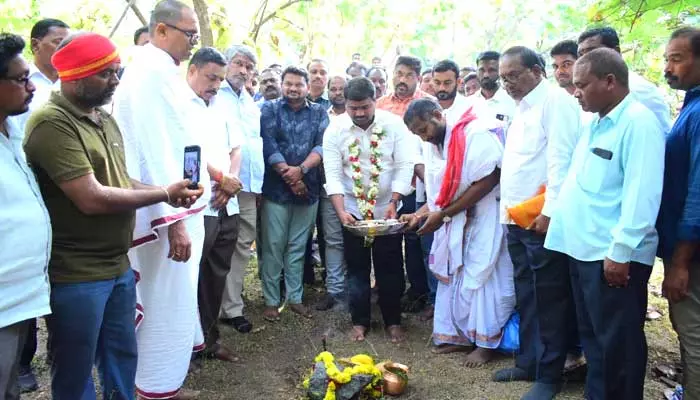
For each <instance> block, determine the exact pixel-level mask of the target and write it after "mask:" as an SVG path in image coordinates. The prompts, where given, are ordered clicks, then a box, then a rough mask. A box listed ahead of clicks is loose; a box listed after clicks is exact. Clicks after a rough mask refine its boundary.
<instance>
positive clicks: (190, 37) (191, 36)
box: [163, 23, 199, 46]
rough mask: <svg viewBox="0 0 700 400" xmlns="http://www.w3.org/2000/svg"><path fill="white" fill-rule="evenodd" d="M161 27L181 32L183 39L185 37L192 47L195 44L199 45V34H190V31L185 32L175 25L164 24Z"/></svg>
mask: <svg viewBox="0 0 700 400" xmlns="http://www.w3.org/2000/svg"><path fill="white" fill-rule="evenodd" d="M163 25H165V26H167V27H168V28H173V29H175V30H176V31H180V32H182V34H183V35H185V37H187V40H189V41H190V44H191V45H193V46H194V45H195V44H197V43H199V33H197V32H192V31H186V30H184V29H181V28H178V27H177V26H175V25H170V24H166V23H163Z"/></svg>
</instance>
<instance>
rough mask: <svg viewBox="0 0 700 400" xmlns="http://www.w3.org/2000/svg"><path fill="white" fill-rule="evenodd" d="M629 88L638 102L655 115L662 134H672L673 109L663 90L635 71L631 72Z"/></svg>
mask: <svg viewBox="0 0 700 400" xmlns="http://www.w3.org/2000/svg"><path fill="white" fill-rule="evenodd" d="M629 88H630V93H632V94H633V95H634V97H635V98H636V99H637V101H639V102H640V103H642V104H643V105H644V106H645V107H646V108H648V109H649V110H650V111H651V112H653V113H654V115H655V116H656V119H657V121H659V124H660V126H661V130H662V133H663V134H664V135H665V134H667V133H668V132H670V131H671V125H672V124H671V109H670V107H669V105H668V103H666V100H664V95H663V93H662V92H661V90H660V89H659V88H658V87H656V86H655V85H654V84H653V83H651V82H649V81H648V80H646V79H644V78H642V76H641V75H639V74H638V73H636V72H634V71H629Z"/></svg>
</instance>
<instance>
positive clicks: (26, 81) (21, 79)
mask: <svg viewBox="0 0 700 400" xmlns="http://www.w3.org/2000/svg"><path fill="white" fill-rule="evenodd" d="M0 80H1V81H12V82H15V83H17V84H18V85H22V86H24V87H27V86H29V82H31V81H30V80H29V75H25V76H21V77H11V76H6V77H4V78H0Z"/></svg>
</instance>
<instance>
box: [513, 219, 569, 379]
mask: <svg viewBox="0 0 700 400" xmlns="http://www.w3.org/2000/svg"><path fill="white" fill-rule="evenodd" d="M544 239H545V236H544V235H539V234H537V233H535V232H533V231H530V230H526V229H523V228H520V227H518V226H515V225H509V226H508V234H507V240H508V252H509V253H510V258H511V260H512V261H513V268H514V271H513V280H514V283H515V297H516V305H515V308H516V310H517V311H518V312H519V313H520V350H519V352H518V355H517V356H516V359H515V365H516V367H518V368H521V369H523V370H525V371H526V372H527V373H528V374H529V375H530V376H531V377H532V379H533V380H536V381H537V382H542V383H558V382H560V381H561V375H562V371H563V369H564V363H565V362H566V353H567V350H568V349H569V346H570V342H571V339H572V338H571V329H570V323H571V322H572V319H571V315H572V313H573V312H574V305H573V298H572V295H571V283H570V277H569V267H568V260H567V257H566V256H565V255H564V254H561V253H557V252H553V251H550V250H547V249H545V248H544Z"/></svg>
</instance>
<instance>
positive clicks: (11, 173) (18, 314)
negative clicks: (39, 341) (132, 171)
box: [0, 119, 51, 328]
mask: <svg viewBox="0 0 700 400" xmlns="http://www.w3.org/2000/svg"><path fill="white" fill-rule="evenodd" d="M6 126H7V131H8V134H9V139H8V138H7V137H5V135H3V134H0V160H1V161H0V176H2V179H0V200H1V201H2V204H3V206H2V208H0V237H1V238H2V240H0V251H1V252H2V262H0V328H4V327H6V326H10V325H12V324H15V323H17V322H20V321H24V320H27V319H30V318H36V317H40V316H42V315H46V314H49V313H51V309H50V308H49V283H48V276H47V268H48V265H49V257H50V255H51V221H50V220H49V213H48V211H47V210H46V206H44V200H43V198H42V197H41V192H40V191H39V187H38V185H37V183H36V180H35V178H34V174H33V173H32V171H31V170H30V169H29V166H27V161H26V158H25V156H24V151H23V150H22V141H23V139H24V132H23V131H21V130H20V127H19V124H17V121H12V120H10V119H8V120H7V123H6Z"/></svg>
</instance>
